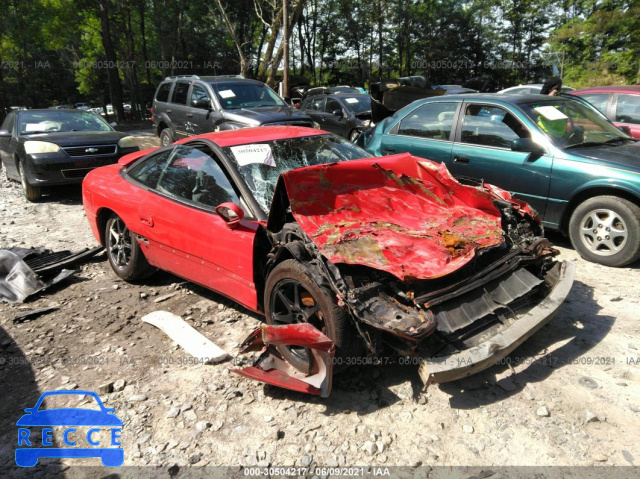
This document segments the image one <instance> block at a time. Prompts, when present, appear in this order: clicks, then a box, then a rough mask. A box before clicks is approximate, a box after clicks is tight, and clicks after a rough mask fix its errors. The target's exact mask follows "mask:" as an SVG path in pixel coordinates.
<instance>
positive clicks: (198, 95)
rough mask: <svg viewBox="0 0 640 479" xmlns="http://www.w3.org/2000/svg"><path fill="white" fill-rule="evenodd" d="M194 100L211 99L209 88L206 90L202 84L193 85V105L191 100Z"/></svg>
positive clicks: (191, 98)
mask: <svg viewBox="0 0 640 479" xmlns="http://www.w3.org/2000/svg"><path fill="white" fill-rule="evenodd" d="M193 100H205V101H209V94H208V93H207V90H205V89H204V87H202V86H200V85H193V89H192V90H191V96H190V97H189V105H191V102H193Z"/></svg>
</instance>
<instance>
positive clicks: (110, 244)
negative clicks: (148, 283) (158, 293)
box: [104, 215, 155, 281]
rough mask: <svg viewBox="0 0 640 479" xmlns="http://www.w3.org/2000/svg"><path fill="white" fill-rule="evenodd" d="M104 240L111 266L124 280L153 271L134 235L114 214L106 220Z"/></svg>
mask: <svg viewBox="0 0 640 479" xmlns="http://www.w3.org/2000/svg"><path fill="white" fill-rule="evenodd" d="M104 242H105V248H106V249H107V258H109V264H110V265H111V268H112V269H113V271H114V272H115V273H116V274H117V275H118V276H119V277H120V278H122V279H124V280H125V281H135V280H137V279H141V278H144V277H146V276H149V275H150V274H152V273H153V272H154V271H155V269H154V268H153V266H151V265H150V264H149V263H148V262H147V259H146V258H145V257H144V253H143V252H142V250H141V249H140V245H139V244H138V241H137V240H136V238H135V235H134V234H133V233H132V232H131V231H130V230H129V228H128V227H127V225H125V224H124V221H122V219H121V218H120V217H119V216H115V215H114V216H112V217H111V218H109V220H108V221H107V224H106V226H105V230H104Z"/></svg>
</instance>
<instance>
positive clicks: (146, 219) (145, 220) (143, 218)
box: [138, 213, 153, 227]
mask: <svg viewBox="0 0 640 479" xmlns="http://www.w3.org/2000/svg"><path fill="white" fill-rule="evenodd" d="M138 216H139V217H140V223H142V224H143V225H145V226H149V227H153V218H152V217H151V216H149V215H145V214H143V213H138Z"/></svg>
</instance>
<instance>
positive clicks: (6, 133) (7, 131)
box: [0, 130, 11, 138]
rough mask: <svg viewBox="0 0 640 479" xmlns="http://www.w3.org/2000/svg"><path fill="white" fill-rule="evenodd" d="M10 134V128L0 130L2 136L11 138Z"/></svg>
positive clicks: (0, 136)
mask: <svg viewBox="0 0 640 479" xmlns="http://www.w3.org/2000/svg"><path fill="white" fill-rule="evenodd" d="M10 136H11V133H10V132H9V130H0V138H9V137H10Z"/></svg>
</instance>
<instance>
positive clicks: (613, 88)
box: [571, 85, 640, 94]
mask: <svg viewBox="0 0 640 479" xmlns="http://www.w3.org/2000/svg"><path fill="white" fill-rule="evenodd" d="M595 92H603V93H616V92H620V93H623V92H624V93H635V94H640V85H610V86H595V87H590V88H580V89H579V90H573V91H572V92H571V93H574V94H575V93H595Z"/></svg>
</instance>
